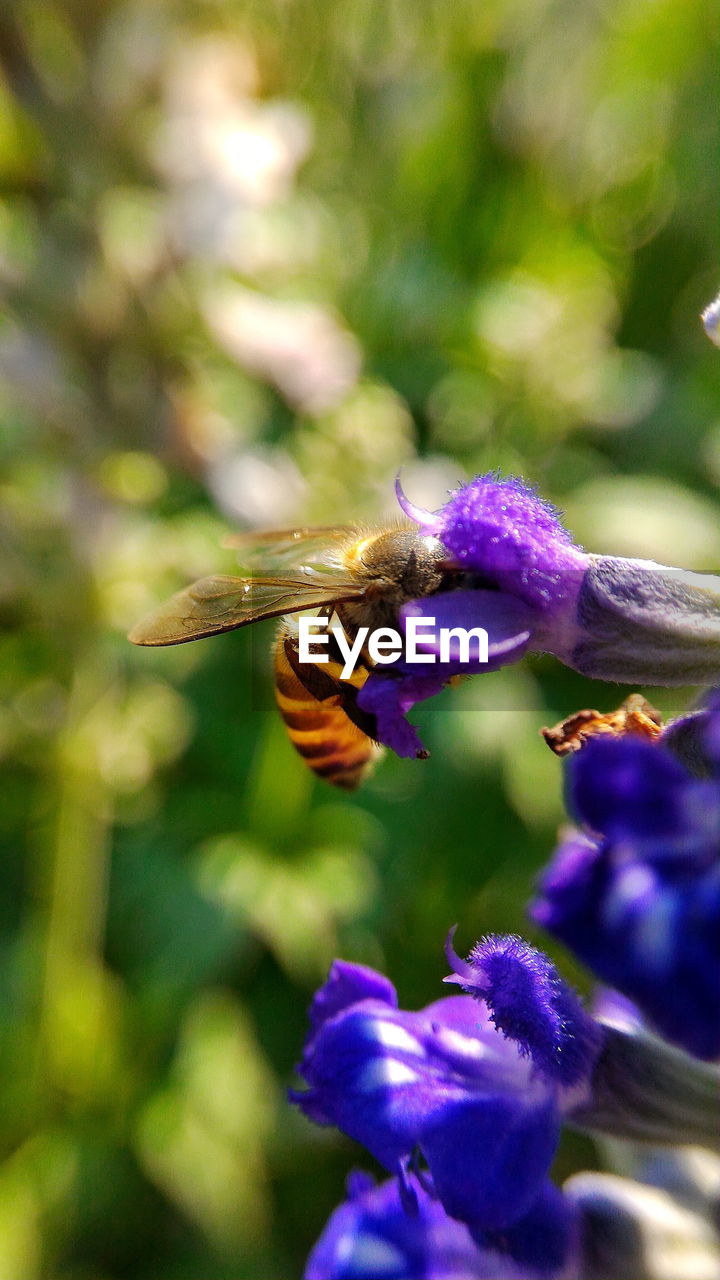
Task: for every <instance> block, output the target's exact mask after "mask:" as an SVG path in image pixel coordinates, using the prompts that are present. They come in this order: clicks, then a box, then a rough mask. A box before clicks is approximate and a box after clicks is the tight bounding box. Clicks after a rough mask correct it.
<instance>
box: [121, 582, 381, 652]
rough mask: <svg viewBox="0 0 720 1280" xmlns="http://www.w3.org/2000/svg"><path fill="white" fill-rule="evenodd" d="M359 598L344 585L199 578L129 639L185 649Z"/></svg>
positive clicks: (360, 591)
mask: <svg viewBox="0 0 720 1280" xmlns="http://www.w3.org/2000/svg"><path fill="white" fill-rule="evenodd" d="M362 594H363V588H362V587H361V586H358V585H357V583H352V582H347V581H345V582H343V583H337V582H333V583H332V585H328V586H323V585H322V584H318V583H317V582H313V581H312V580H307V581H303V580H302V579H301V578H298V579H291V578H284V579H283V578H231V577H227V576H222V575H218V576H217V577H214V578H201V579H200V581H199V582H194V583H193V585H192V586H191V587H187V588H186V590H185V591H179V592H178V593H177V595H174V596H172V597H171V598H170V600H167V601H166V602H165V604H161V605H160V607H159V608H158V609H155V610H154V611H153V612H152V613H149V614H148V615H147V617H146V618H143V619H142V620H141V621H140V622H138V623H137V624H136V626H134V627H133V629H132V631H131V632H130V633H129V635H128V639H129V640H131V641H132V643H133V644H143V645H168V644H185V643H186V642H187V641H188V640H202V638H203V637H204V636H212V635H216V634H218V633H219V632H221V631H233V630H234V629H235V628H236V627H246V626H247V625H248V624H249V623H251V622H259V621H260V619H261V618H277V617H279V616H280V615H281V614H283V613H299V612H300V611H301V610H302V609H316V608H320V607H321V606H323V605H331V604H335V603H338V602H340V601H342V600H355V599H358V598H359V597H360V596H362Z"/></svg>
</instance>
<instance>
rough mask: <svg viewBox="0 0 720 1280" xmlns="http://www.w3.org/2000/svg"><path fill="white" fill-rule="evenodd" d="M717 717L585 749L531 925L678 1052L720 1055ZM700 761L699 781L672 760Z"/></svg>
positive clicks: (716, 710)
mask: <svg viewBox="0 0 720 1280" xmlns="http://www.w3.org/2000/svg"><path fill="white" fill-rule="evenodd" d="M719 734H720V707H718V705H717V703H714V704H713V705H711V706H710V707H709V708H707V709H706V710H705V711H703V712H702V713H700V714H699V715H697V716H695V717H693V718H692V719H691V720H689V721H688V720H685V721H684V723H683V724H682V725H681V726H679V727H676V726H673V727H672V728H671V729H670V730H669V731H668V732H666V735H665V736H664V738H663V739H662V740H659V741H656V742H650V741H648V740H646V739H639V738H634V737H629V736H628V737H625V738H622V739H611V738H605V737H604V738H596V739H591V740H590V741H589V742H587V743H586V744H585V745H584V746H583V748H582V750H581V751H579V752H578V753H577V754H576V755H575V756H574V757H573V758H572V759H571V761H570V764H569V803H570V808H571V810H572V812H573V813H574V815H575V816H576V818H577V819H578V820H579V821H580V822H581V823H582V824H583V826H584V828H585V830H584V831H583V832H576V833H574V834H573V833H571V834H570V835H568V836H567V837H566V838H565V839H564V840H563V842H562V844H561V845H560V847H559V849H558V850H557V852H556V854H555V857H554V859H553V861H552V862H551V864H550V866H549V867H548V869H547V870H546V872H545V873H544V875H543V877H542V879H541V881H540V885H539V892H538V896H537V898H536V900H535V902H534V904H533V905H532V907H531V911H530V914H531V916H532V918H533V919H534V920H535V921H536V922H537V923H538V924H541V925H543V926H544V927H545V928H546V929H548V930H549V931H550V932H551V933H552V934H553V935H554V936H555V937H557V938H559V939H561V941H563V942H564V943H565V944H566V945H567V946H569V947H570V948H571V949H572V950H573V951H574V952H575V954H576V955H577V956H579V957H580V959H582V960H583V961H584V962H585V963H586V964H587V965H588V966H589V967H590V968H591V969H592V970H593V971H594V973H595V974H596V975H597V976H598V977H599V978H601V979H602V980H603V981H604V982H607V983H609V984H610V985H612V986H614V987H616V988H617V989H618V990H619V991H621V992H622V993H623V994H625V995H626V996H628V997H629V998H630V999H631V1000H633V1001H634V1002H635V1003H636V1004H637V1005H638V1007H639V1008H640V1010H641V1011H642V1013H643V1015H644V1016H645V1018H646V1019H647V1020H648V1022H649V1023H650V1025H651V1026H653V1027H655V1028H656V1029H657V1030H658V1031H660V1032H661V1033H662V1034H663V1035H664V1036H665V1037H666V1038H667V1039H668V1040H669V1041H670V1042H671V1043H672V1044H675V1045H679V1046H681V1047H682V1048H684V1049H686V1050H687V1051H688V1052H690V1053H693V1054H696V1055H697V1056H698V1057H701V1058H714V1057H717V1056H718V1054H720V856H719V854H718V850H719V849H720V769H719V768H718V764H717V760H718V754H717V747H718V740H719ZM678 744H679V745H680V746H681V748H682V754H683V757H684V758H685V759H690V760H695V761H701V762H702V766H703V769H704V771H705V772H706V773H710V776H709V777H705V778H699V777H697V776H696V775H695V774H694V773H691V772H690V770H689V768H688V767H687V765H686V764H684V763H682V762H681V760H680V759H678V758H677V756H676V755H675V754H674V753H673V751H672V750H671V749H670V748H671V746H677V745H678Z"/></svg>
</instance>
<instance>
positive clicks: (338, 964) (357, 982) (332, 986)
mask: <svg viewBox="0 0 720 1280" xmlns="http://www.w3.org/2000/svg"><path fill="white" fill-rule="evenodd" d="M359 1000H383V1001H384V1002H385V1003H386V1004H388V1005H389V1006H390V1008H392V1009H396V1008H397V1002H398V1001H397V993H396V991H395V988H394V986H393V984H392V982H390V979H389V978H386V977H385V975H384V974H382V973H378V972H377V971H376V970H375V969H369V968H368V967H367V966H366V965H364V964H350V963H349V962H348V961H347V960H335V961H333V963H332V965H331V966H330V973H329V974H328V977H327V981H326V982H325V983H323V985H322V986H321V987H320V988H319V990H318V991H316V993H315V995H314V997H313V1002H312V1004H311V1006H310V1011H309V1015H308V1017H309V1019H310V1026H311V1028H312V1030H313V1032H317V1031H318V1030H319V1029H320V1027H321V1026H322V1025H323V1023H324V1022H326V1021H327V1019H328V1018H332V1017H334V1016H335V1014H336V1013H340V1011H341V1009H346V1008H347V1007H348V1005H351V1004H357V1002H358V1001H359Z"/></svg>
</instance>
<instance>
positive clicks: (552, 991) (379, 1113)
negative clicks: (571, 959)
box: [291, 938, 600, 1238]
mask: <svg viewBox="0 0 720 1280" xmlns="http://www.w3.org/2000/svg"><path fill="white" fill-rule="evenodd" d="M518 944H519V940H517V939H508V940H505V946H504V947H503V941H502V940H500V939H492V938H491V939H487V940H486V941H485V942H484V943H483V944H480V947H479V948H476V949H475V951H474V953H473V960H472V962H471V964H470V966H469V968H468V969H467V971H465V969H463V974H462V980H463V983H466V982H467V984H468V985H469V986H474V983H475V977H476V976H478V975H479V978H480V981H481V983H482V997H481V998H479V999H476V998H474V997H472V996H449V997H446V998H445V999H443V1000H438V1001H436V1002H435V1003H434V1004H431V1005H428V1007H427V1008H425V1009H423V1010H421V1011H420V1012H418V1013H411V1012H405V1011H403V1010H401V1009H398V1007H397V999H396V996H395V992H394V990H393V988H392V987H390V986H389V985H388V986H387V987H385V989H384V991H382V988H381V986H380V984H382V983H383V982H384V980H383V979H382V978H380V976H379V975H377V974H375V973H373V971H372V970H367V969H364V968H361V967H360V966H356V965H350V964H346V963H344V962H342V961H336V962H335V964H334V965H333V967H332V970H331V973H330V978H329V981H328V984H326V986H325V987H323V988H321V991H320V992H319V993H318V996H316V998H315V1001H314V1003H313V1006H312V1009H311V1012H310V1021H311V1028H312V1029H311V1033H310V1036H309V1038H308V1041H307V1043H306V1046H305V1051H304V1054H303V1058H302V1062H301V1064H300V1068H299V1070H300V1074H301V1075H302V1076H303V1078H304V1080H305V1082H306V1084H307V1085H308V1088H307V1090H306V1091H305V1092H297V1093H293V1094H292V1095H291V1096H292V1099H293V1101H295V1102H296V1103H297V1104H298V1105H299V1106H300V1107H301V1108H302V1110H303V1111H304V1112H305V1114H306V1115H307V1116H309V1117H310V1118H311V1119H312V1120H315V1121H316V1122H317V1123H319V1124H335V1125H337V1126H338V1127H339V1128H340V1129H342V1130H343V1131H344V1132H345V1133H347V1134H348V1135H349V1136H350V1137H352V1138H355V1139H356V1140H357V1141H359V1142H361V1143H363V1144H364V1146H366V1147H367V1148H368V1150H369V1151H371V1152H372V1154H373V1155H374V1156H375V1158H376V1159H377V1160H379V1161H380V1163H381V1164H383V1165H384V1166H385V1167H386V1168H387V1169H388V1170H389V1171H390V1172H392V1173H398V1174H400V1176H402V1177H403V1178H405V1177H406V1176H407V1170H408V1169H409V1168H410V1167H411V1166H412V1164H413V1162H415V1161H417V1160H418V1159H419V1158H421V1159H422V1160H423V1161H424V1162H425V1164H426V1165H427V1168H428V1169H429V1171H430V1175H431V1177H432V1179H433V1183H434V1186H435V1190H436V1192H437V1195H438V1196H439V1199H440V1201H441V1202H442V1204H443V1206H444V1208H445V1210H446V1211H447V1213H449V1214H450V1215H451V1216H452V1217H455V1218H459V1219H460V1220H461V1221H463V1222H465V1223H467V1224H468V1225H469V1226H470V1228H471V1230H473V1231H474V1232H475V1233H476V1235H477V1233H480V1234H479V1236H478V1238H483V1237H482V1233H484V1232H488V1231H490V1232H498V1231H500V1232H503V1231H506V1230H507V1229H508V1228H509V1227H511V1226H512V1225H513V1224H515V1223H517V1222H519V1220H520V1219H521V1218H523V1217H524V1216H525V1214H527V1213H528V1212H529V1211H530V1210H531V1209H532V1208H533V1205H534V1204H535V1201H536V1199H537V1197H538V1195H539V1194H540V1191H541V1188H542V1186H543V1184H544V1180H545V1177H546V1174H547V1171H548V1168H549V1165H550V1163H551V1161H552V1158H553V1155H554V1152H555V1148H556V1145H557V1140H558V1136H559V1130H560V1122H561V1116H562V1114H563V1112H564V1110H567V1109H568V1108H569V1107H570V1106H572V1105H574V1104H575V1102H576V1101H577V1098H578V1096H579V1094H583V1096H584V1095H585V1094H586V1093H587V1089H588V1088H589V1080H590V1077H591V1075H592V1069H593V1066H594V1061H595V1058H596V1056H597V1053H598V1049H599V1043H600V1037H599V1035H598V1034H597V1033H596V1030H595V1027H594V1024H593V1022H592V1019H590V1018H589V1016H588V1015H586V1014H584V1013H583V1011H582V1009H581V1007H580V1005H579V1002H577V1001H576V1000H575V998H574V997H573V996H572V994H571V993H570V992H569V991H568V990H567V989H566V988H564V984H562V981H561V979H560V978H559V976H558V975H557V974H556V973H555V971H554V969H553V968H552V966H551V965H550V962H549V961H547V960H545V958H544V957H543V958H542V959H540V958H538V955H537V953H536V952H534V951H533V949H532V948H530V947H527V946H526V945H525V944H523V946H524V947H525V950H524V951H523V950H521V948H520V947H519V945H518ZM481 956H484V961H483V960H482V959H481ZM503 956H504V957H505V959H503ZM455 961H456V962H457V963H458V965H460V964H461V962H459V961H457V957H455ZM483 966H484V967H483ZM381 991H382V993H381V994H380V992H381ZM339 992H342V996H343V999H344V1000H345V1004H344V1006H343V1007H341V1006H340V1003H339V999H338V993H339ZM477 995H478V996H480V995H481V992H480V989H479V988H478V990H477ZM582 1086H587V1088H583V1087H582Z"/></svg>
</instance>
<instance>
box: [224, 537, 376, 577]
mask: <svg viewBox="0 0 720 1280" xmlns="http://www.w3.org/2000/svg"><path fill="white" fill-rule="evenodd" d="M360 533H361V530H360V529H359V528H358V527H355V526H353V525H327V526H325V527H315V528H308V529H273V530H270V531H269V532H265V531H263V532H262V533H234V534H231V535H230V536H229V537H228V538H225V539H224V541H223V546H226V547H233V548H234V549H235V550H236V551H237V552H238V560H239V561H240V565H241V567H242V568H243V569H249V570H253V569H259V570H260V571H261V572H262V573H263V574H282V573H289V572H292V570H293V569H303V570H305V571H310V572H312V573H315V574H319V575H321V576H322V578H323V579H325V578H327V576H329V575H332V574H333V573H337V572H338V560H337V552H338V551H339V550H340V548H341V547H342V546H343V545H344V544H346V543H350V542H352V540H353V537H357V536H359V535H360ZM340 572H341V573H342V570H340Z"/></svg>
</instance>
